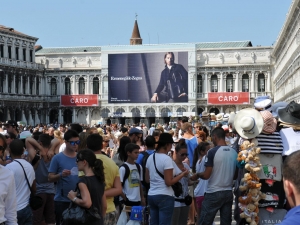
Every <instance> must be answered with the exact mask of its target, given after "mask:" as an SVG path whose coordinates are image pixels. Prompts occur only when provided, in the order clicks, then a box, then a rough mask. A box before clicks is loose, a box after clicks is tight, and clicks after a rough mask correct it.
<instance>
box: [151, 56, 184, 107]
mask: <svg viewBox="0 0 300 225" xmlns="http://www.w3.org/2000/svg"><path fill="white" fill-rule="evenodd" d="M174 59H175V57H174V53H173V52H167V53H166V54H165V56H164V61H165V64H166V65H165V69H164V70H163V71H162V72H161V77H160V81H159V84H158V87H157V89H156V91H155V93H154V95H153V96H152V98H151V102H169V103H171V102H187V101H188V96H187V93H188V72H187V71H186V69H185V68H184V67H183V66H182V65H180V64H176V63H174Z"/></svg>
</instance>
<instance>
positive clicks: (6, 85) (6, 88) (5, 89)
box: [4, 73, 8, 93]
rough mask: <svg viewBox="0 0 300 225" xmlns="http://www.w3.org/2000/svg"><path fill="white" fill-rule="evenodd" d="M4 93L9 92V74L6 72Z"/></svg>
mask: <svg viewBox="0 0 300 225" xmlns="http://www.w3.org/2000/svg"><path fill="white" fill-rule="evenodd" d="M4 93H8V74H7V73H6V74H5V87H4Z"/></svg>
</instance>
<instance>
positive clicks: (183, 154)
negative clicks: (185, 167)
mask: <svg viewBox="0 0 300 225" xmlns="http://www.w3.org/2000/svg"><path fill="white" fill-rule="evenodd" d="M188 155H189V154H187V153H182V154H180V156H181V157H183V156H186V157H187V156H188Z"/></svg>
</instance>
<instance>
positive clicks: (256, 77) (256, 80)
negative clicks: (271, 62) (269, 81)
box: [254, 74, 258, 92]
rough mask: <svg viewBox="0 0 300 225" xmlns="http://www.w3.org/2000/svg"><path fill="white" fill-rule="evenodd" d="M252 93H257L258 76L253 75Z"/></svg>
mask: <svg viewBox="0 0 300 225" xmlns="http://www.w3.org/2000/svg"><path fill="white" fill-rule="evenodd" d="M254 92H258V74H255V81H254Z"/></svg>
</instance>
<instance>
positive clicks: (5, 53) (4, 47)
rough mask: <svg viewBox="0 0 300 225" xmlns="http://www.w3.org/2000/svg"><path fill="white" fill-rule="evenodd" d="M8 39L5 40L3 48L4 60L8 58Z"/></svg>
mask: <svg viewBox="0 0 300 225" xmlns="http://www.w3.org/2000/svg"><path fill="white" fill-rule="evenodd" d="M7 39H8V38H4V46H3V53H4V54H3V56H4V58H8V46H7Z"/></svg>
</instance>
